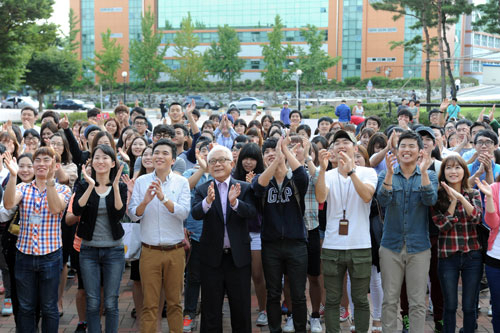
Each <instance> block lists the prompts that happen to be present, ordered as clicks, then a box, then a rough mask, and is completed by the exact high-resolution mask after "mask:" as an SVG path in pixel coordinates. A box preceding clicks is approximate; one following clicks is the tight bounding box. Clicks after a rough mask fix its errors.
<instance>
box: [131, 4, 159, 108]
mask: <svg viewBox="0 0 500 333" xmlns="http://www.w3.org/2000/svg"><path fill="white" fill-rule="evenodd" d="M154 24H155V18H154V16H153V13H151V10H149V9H148V11H146V13H145V14H144V16H143V18H142V21H141V28H142V35H141V40H135V39H134V40H132V41H131V42H130V51H129V52H130V71H131V72H132V73H134V74H135V76H136V77H137V79H139V80H142V81H143V82H144V86H145V90H146V92H147V94H148V104H149V105H150V106H151V101H150V99H151V88H152V87H153V85H154V84H155V83H156V81H157V80H158V78H159V77H160V73H161V72H164V71H166V69H167V66H166V65H165V63H164V62H163V57H164V56H165V54H166V52H167V46H165V47H163V48H161V49H160V44H161V34H159V33H157V32H156V31H155V26H154Z"/></svg>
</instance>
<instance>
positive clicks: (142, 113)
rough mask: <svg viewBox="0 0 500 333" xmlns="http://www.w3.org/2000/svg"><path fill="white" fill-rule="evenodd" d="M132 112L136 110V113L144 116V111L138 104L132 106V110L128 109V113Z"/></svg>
mask: <svg viewBox="0 0 500 333" xmlns="http://www.w3.org/2000/svg"><path fill="white" fill-rule="evenodd" d="M134 112H137V113H139V114H140V115H142V116H146V111H144V109H143V108H141V107H140V106H136V107H135V108H133V109H132V110H130V114H132V113H134Z"/></svg>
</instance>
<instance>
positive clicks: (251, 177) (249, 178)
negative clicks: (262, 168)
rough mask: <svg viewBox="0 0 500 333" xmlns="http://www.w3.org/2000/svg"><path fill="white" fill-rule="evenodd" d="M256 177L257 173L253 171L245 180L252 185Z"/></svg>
mask: <svg viewBox="0 0 500 333" xmlns="http://www.w3.org/2000/svg"><path fill="white" fill-rule="evenodd" d="M254 177H255V172H253V170H252V171H250V172H249V173H247V175H246V176H245V180H246V182H247V183H251V182H252V180H253V178H254Z"/></svg>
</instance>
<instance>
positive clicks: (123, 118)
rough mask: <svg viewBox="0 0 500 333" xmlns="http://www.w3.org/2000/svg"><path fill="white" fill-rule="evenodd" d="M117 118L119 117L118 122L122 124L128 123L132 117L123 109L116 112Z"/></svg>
mask: <svg viewBox="0 0 500 333" xmlns="http://www.w3.org/2000/svg"><path fill="white" fill-rule="evenodd" d="M116 118H117V119H118V122H120V124H127V125H128V120H129V118H130V115H129V113H128V112H126V111H121V112H118V113H116Z"/></svg>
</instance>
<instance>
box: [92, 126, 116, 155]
mask: <svg viewBox="0 0 500 333" xmlns="http://www.w3.org/2000/svg"><path fill="white" fill-rule="evenodd" d="M103 136H105V137H107V138H108V140H109V144H110V145H111V148H112V149H113V150H114V152H115V154H116V145H115V140H113V136H112V135H111V134H109V132H107V131H99V133H97V134H96V135H95V136H94V141H92V143H91V146H90V148H91V150H94V148H95V147H96V146H97V143H98V142H99V140H100V139H101V138H102V137H103Z"/></svg>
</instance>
